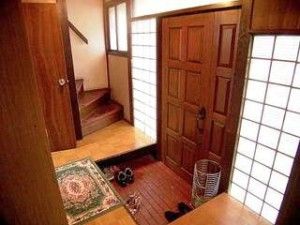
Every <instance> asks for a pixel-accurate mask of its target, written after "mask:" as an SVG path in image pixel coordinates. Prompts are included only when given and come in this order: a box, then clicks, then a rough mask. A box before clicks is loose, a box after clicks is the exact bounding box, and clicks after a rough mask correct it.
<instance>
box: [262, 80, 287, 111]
mask: <svg viewBox="0 0 300 225" xmlns="http://www.w3.org/2000/svg"><path fill="white" fill-rule="evenodd" d="M288 96H289V88H288V87H283V86H280V85H274V84H269V87H268V93H267V99H266V103H267V104H270V105H274V106H278V107H282V108H285V107H286V105H287V101H288Z"/></svg>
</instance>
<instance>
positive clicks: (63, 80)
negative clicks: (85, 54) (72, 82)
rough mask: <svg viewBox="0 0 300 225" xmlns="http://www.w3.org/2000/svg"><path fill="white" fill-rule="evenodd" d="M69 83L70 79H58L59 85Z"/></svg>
mask: <svg viewBox="0 0 300 225" xmlns="http://www.w3.org/2000/svg"><path fill="white" fill-rule="evenodd" d="M67 83H69V81H68V80H65V79H64V78H61V79H59V80H58V84H59V86H65V85H66V84H67Z"/></svg>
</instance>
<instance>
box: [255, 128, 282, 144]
mask: <svg viewBox="0 0 300 225" xmlns="http://www.w3.org/2000/svg"><path fill="white" fill-rule="evenodd" d="M279 134H280V132H279V131H278V130H274V129H272V128H269V127H265V126H261V128H260V131H259V137H258V142H259V143H260V144H263V145H266V146H268V147H270V148H273V149H276V148H277V144H278V139H279Z"/></svg>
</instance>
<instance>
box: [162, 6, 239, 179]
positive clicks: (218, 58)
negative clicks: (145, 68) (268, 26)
mask: <svg viewBox="0 0 300 225" xmlns="http://www.w3.org/2000/svg"><path fill="white" fill-rule="evenodd" d="M238 23H239V10H228V11H223V12H222V11H220V12H212V13H204V14H197V15H191V16H180V17H172V18H167V19H164V20H163V22H162V138H161V140H162V146H161V149H162V158H163V160H164V162H165V163H166V164H167V165H168V166H170V167H171V168H172V169H174V170H175V171H176V172H177V173H178V174H180V175H182V176H183V177H185V178H187V179H188V180H191V178H192V174H193V168H194V164H195V162H196V161H197V160H198V159H201V158H209V159H212V160H215V161H217V162H219V163H221V165H222V166H226V167H228V165H230V162H229V159H228V157H227V156H226V152H225V150H224V149H225V147H224V146H223V143H224V139H225V138H226V137H225V136H226V132H227V130H226V119H227V116H228V115H229V113H230V109H229V108H228V102H229V99H230V96H231V90H232V83H231V78H232V76H233V72H234V65H235V63H234V62H235V52H236V43H237V31H238ZM225 171H226V173H227V172H228V171H227V170H225ZM229 173H230V171H229ZM224 177H227V176H224Z"/></svg>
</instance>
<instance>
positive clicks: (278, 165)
mask: <svg viewBox="0 0 300 225" xmlns="http://www.w3.org/2000/svg"><path fill="white" fill-rule="evenodd" d="M293 161H294V160H293V159H292V158H291V157H289V156H286V155H283V154H281V153H277V155H276V159H275V164H274V169H275V170H277V171H278V172H281V173H283V174H285V175H286V176H289V175H290V173H291V169H292V166H293Z"/></svg>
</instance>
